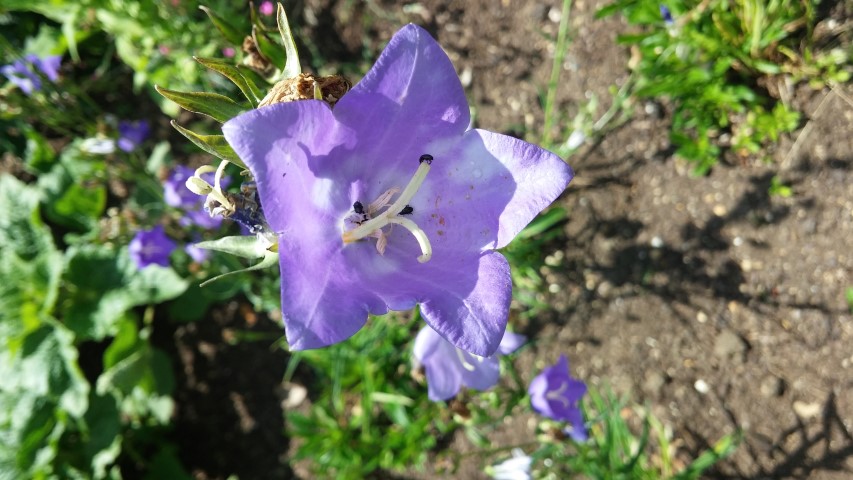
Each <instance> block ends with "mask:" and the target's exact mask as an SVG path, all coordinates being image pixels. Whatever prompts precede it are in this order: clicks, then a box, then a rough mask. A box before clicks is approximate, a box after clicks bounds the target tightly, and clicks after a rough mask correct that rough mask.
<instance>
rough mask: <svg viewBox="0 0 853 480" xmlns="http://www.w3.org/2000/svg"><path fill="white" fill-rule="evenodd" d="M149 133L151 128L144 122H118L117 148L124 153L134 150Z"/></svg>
mask: <svg viewBox="0 0 853 480" xmlns="http://www.w3.org/2000/svg"><path fill="white" fill-rule="evenodd" d="M150 131H151V128H150V127H149V125H148V122H147V121H145V120H138V121H135V122H131V121H127V120H122V121H120V122H118V135H119V136H118V142H117V143H118V148H120V149H122V150H124V151H125V152H132V151H134V150H136V147H138V146H139V144H141V143H142V142H144V141H145V139H146V138H148V133H149V132H150Z"/></svg>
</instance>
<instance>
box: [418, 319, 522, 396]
mask: <svg viewBox="0 0 853 480" xmlns="http://www.w3.org/2000/svg"><path fill="white" fill-rule="evenodd" d="M526 340H527V339H526V337H525V336H524V335H518V334H516V333H512V332H510V331H507V332H504V336H503V339H501V343H500V345H498V350H497V352H495V354H494V355H492V356H490V357H478V356H477V355H473V354H470V353H468V352H466V351H463V350H460V349H458V348H456V347H454V346H453V345H452V344H451V343H450V342H448V341H447V340H445V339H444V338H443V337H442V336H441V335H439V334H438V333H437V332H436V331H435V330H433V329H432V328H430V327H429V326H426V327H424V328H422V329H421V331H420V332H418V336H417V337H415V347H414V352H413V353H414V355H415V358H416V359H417V360H418V362H419V363H420V364H422V365H423V366H424V368H425V369H426V379H427V387H428V389H429V399H430V400H432V401H434V402H438V401H442V400H447V399H450V398H453V397H455V396H456V394H457V393H459V389H460V388H461V387H462V385H465V386H466V387H468V388H473V389H474V390H488V389H489V388H491V387H492V386H494V385H495V384H496V383H498V379H499V378H500V370H501V368H500V367H501V364H500V360H499V358H498V357H499V356H500V355H508V354H510V353H512V352H514V351H515V350H517V349H518V347H520V346H521V345H523V344H524V342H525V341H526Z"/></svg>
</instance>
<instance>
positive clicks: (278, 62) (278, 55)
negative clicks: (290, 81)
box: [252, 26, 286, 70]
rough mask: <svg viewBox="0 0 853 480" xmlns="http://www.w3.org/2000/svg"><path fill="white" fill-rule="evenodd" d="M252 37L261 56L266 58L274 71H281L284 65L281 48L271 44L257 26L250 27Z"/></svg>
mask: <svg viewBox="0 0 853 480" xmlns="http://www.w3.org/2000/svg"><path fill="white" fill-rule="evenodd" d="M252 37H253V38H254V39H255V44H256V45H257V46H258V50H260V51H261V54H263V56H265V57H267V58H268V59H269V60H270V62H271V63H272V64H273V66H275V68H276V69H279V70H280V69H281V68H282V66H283V65H284V64H285V61H286V59H285V53H284V51H282V49H281V46H279V45H278V44H276V43H275V42H273V41H272V40H270V39H269V37H267V35H266V34H265V33H264V32H263V30H261V29H260V28H258V27H257V26H255V27H252Z"/></svg>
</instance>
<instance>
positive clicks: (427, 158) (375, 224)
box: [341, 154, 433, 263]
mask: <svg viewBox="0 0 853 480" xmlns="http://www.w3.org/2000/svg"><path fill="white" fill-rule="evenodd" d="M432 160H433V158H432V155H429V154H424V155H421V157H420V159H419V160H418V161H419V165H418V169H417V170H416V171H415V175H414V176H413V177H412V179H411V180H409V184H408V185H406V188H404V189H403V191H402V193H400V195H399V196H398V197H397V199H396V200H394V202H393V203H391V202H390V201H391V198H392V197H393V196H394V195H395V194H396V193H397V192H399V188H392V189H390V190H387V191H385V192H384V193H383V194H382V195H380V196H379V198H377V199H376V200H375V201H374V202H373V203H371V204H370V205H368V206H367V209H366V210H365V208H364V205H363V204H362V203H361V202H355V203H354V204H353V211H354V212H355V216H350V217H349V218H348V223H349V224H351V225H354V228H352V229H350V230H346V231H345V232H344V233H343V234H342V235H341V238H342V239H343V241H344V244H345V245H346V244H349V243H353V242H356V241H358V240H361V239H363V238H367V237H373V238H376V250H377V251H378V252H379V254H380V255H381V254H383V253H384V252H385V246H386V245H387V243H388V239H387V237H386V236H385V233H384V232H383V231H382V229H383V228H385V227H386V226H387V225H389V224H390V225H392V226H393V225H400V226H402V227H403V228H405V229H406V230H408V231H409V232H411V233H412V235H413V236H414V237H415V240H417V242H418V245H419V246H420V248H421V255H420V256H418V261H419V262H421V263H426V262H428V261H429V259H430V258H432V245H431V244H430V243H429V238H427V236H426V232H424V231H423V229H421V228H420V227H419V226H418V225H417V224H416V223H415V222H413V221H412V220H410V219H408V218H404V217H403V215H409V214H411V213H412V212H413V211H414V209H413V208H412V207H411V206H410V205H409V202H410V201H411V200H412V197H414V196H415V193H417V191H418V189H420V188H421V185H422V184H423V183H424V179H425V178H426V174H427V173H428V172H429V170H430V168H431V165H432ZM384 207H387V208H385V210H384V211H382V212H381V213H378V214H376V215H374V214H375V213H376V212H378V211H379V210H381V209H382V208H384Z"/></svg>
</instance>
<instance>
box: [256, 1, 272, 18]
mask: <svg viewBox="0 0 853 480" xmlns="http://www.w3.org/2000/svg"><path fill="white" fill-rule="evenodd" d="M258 11H259V12H261V15H266V16H268V17H269V16H270V15H272V14H273V12H274V11H275V7H273V4H272V2H270V1H269V0H267V1H265V2H263V3H261V6H260V7H258Z"/></svg>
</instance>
